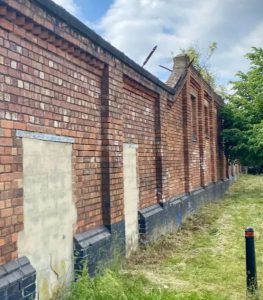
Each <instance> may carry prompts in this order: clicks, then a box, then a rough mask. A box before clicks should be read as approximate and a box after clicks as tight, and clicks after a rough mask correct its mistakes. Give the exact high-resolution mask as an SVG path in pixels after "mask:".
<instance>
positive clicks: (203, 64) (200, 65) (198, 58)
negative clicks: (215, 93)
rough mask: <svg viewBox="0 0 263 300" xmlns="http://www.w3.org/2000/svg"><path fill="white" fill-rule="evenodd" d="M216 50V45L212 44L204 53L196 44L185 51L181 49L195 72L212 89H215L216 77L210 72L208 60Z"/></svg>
mask: <svg viewBox="0 0 263 300" xmlns="http://www.w3.org/2000/svg"><path fill="white" fill-rule="evenodd" d="M216 49H217V43H216V42H212V43H211V44H210V45H209V46H208V49H207V51H206V53H204V52H202V51H201V50H200V49H199V46H198V44H197V45H195V46H190V47H189V48H187V49H181V52H182V53H183V54H187V55H188V56H189V58H190V60H193V65H194V67H195V68H196V69H197V71H198V72H199V73H200V74H201V75H202V77H203V78H204V79H205V81H207V82H208V83H209V84H210V85H211V86H212V87H213V88H216V76H215V74H214V73H213V72H212V71H211V68H210V59H211V57H212V55H213V53H214V52H215V50H216Z"/></svg>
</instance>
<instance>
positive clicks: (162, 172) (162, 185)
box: [155, 95, 169, 204]
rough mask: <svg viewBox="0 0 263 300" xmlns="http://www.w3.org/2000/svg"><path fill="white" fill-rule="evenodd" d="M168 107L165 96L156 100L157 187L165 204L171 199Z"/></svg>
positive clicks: (161, 200) (158, 194) (159, 195)
mask: <svg viewBox="0 0 263 300" xmlns="http://www.w3.org/2000/svg"><path fill="white" fill-rule="evenodd" d="M166 105H167V99H166V97H165V95H161V96H159V97H158V98H156V102H155V141H156V186H157V197H158V202H159V203H160V204H161V203H164V202H165V201H166V200H167V199H168V197H169V189H168V181H167V180H168V177H167V163H166V160H165V158H166V157H167V156H166V155H165V154H166V153H167V143H166V128H167V118H166V114H165V111H166Z"/></svg>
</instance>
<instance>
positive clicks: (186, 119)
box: [182, 80, 192, 193]
mask: <svg viewBox="0 0 263 300" xmlns="http://www.w3.org/2000/svg"><path fill="white" fill-rule="evenodd" d="M188 91H189V80H187V81H186V83H185V86H184V88H183V90H182V96H183V101H182V103H183V140H184V174H185V180H184V182H185V192H186V193H189V192H190V168H189V167H190V165H189V161H190V160H189V147H190V144H191V140H192V136H191V135H192V133H191V129H190V128H189V124H191V116H190V114H189V113H188V112H189V111H190V108H189V100H188V94H189V93H188Z"/></svg>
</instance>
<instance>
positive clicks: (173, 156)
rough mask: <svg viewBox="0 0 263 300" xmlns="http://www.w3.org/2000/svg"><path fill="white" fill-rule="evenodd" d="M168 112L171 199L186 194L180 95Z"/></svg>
mask: <svg viewBox="0 0 263 300" xmlns="http://www.w3.org/2000/svg"><path fill="white" fill-rule="evenodd" d="M168 107H169V109H168V111H167V119H168V124H167V131H166V134H167V153H166V163H167V169H168V187H169V197H173V196H174V195H180V194H183V193H184V192H185V169H184V139H183V97H182V95H180V96H179V97H178V98H177V99H176V102H175V103H174V104H170V106H168Z"/></svg>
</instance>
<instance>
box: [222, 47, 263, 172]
mask: <svg viewBox="0 0 263 300" xmlns="http://www.w3.org/2000/svg"><path fill="white" fill-rule="evenodd" d="M246 57H247V58H248V59H249V61H250V68H249V70H248V71H247V72H246V73H245V72H238V73H237V76H238V80H236V81H234V82H232V84H233V90H234V94H233V95H229V96H228V97H227V101H226V102H227V103H226V105H225V106H224V107H223V109H222V118H223V126H224V130H223V133H222V137H223V140H224V145H225V154H226V156H227V158H228V159H229V161H235V160H238V161H239V162H240V163H241V164H242V165H246V166H253V167H256V168H259V169H260V168H263V48H256V47H253V48H252V50H251V52H250V53H248V54H247V55H246Z"/></svg>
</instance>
